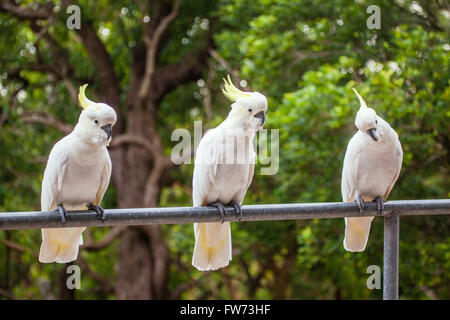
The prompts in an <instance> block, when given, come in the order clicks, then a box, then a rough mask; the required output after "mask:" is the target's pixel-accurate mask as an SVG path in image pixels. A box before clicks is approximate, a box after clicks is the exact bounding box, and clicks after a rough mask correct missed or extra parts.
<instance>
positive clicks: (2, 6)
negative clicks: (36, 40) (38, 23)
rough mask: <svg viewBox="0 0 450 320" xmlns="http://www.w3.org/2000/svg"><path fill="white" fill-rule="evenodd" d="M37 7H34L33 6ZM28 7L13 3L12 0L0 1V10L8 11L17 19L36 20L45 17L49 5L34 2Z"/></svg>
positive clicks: (46, 16)
mask: <svg viewBox="0 0 450 320" xmlns="http://www.w3.org/2000/svg"><path fill="white" fill-rule="evenodd" d="M35 5H37V6H38V7H37V8H35V7H34V6H35ZM35 5H33V7H32V6H28V7H20V6H18V5H16V4H15V3H14V1H7V0H2V1H1V2H0V12H1V11H3V12H9V13H11V14H12V15H14V16H15V17H17V18H18V19H21V20H38V19H42V20H44V19H47V18H48V16H49V12H50V11H49V6H48V5H47V6H42V4H35Z"/></svg>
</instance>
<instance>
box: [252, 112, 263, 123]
mask: <svg viewBox="0 0 450 320" xmlns="http://www.w3.org/2000/svg"><path fill="white" fill-rule="evenodd" d="M254 117H255V118H258V119H260V120H261V125H263V124H264V122H266V114H265V113H264V111H260V112H258V113H257V114H255V115H254Z"/></svg>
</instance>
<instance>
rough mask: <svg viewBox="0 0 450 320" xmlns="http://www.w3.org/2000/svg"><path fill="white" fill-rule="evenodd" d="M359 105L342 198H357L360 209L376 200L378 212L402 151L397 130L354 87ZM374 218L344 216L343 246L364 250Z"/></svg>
mask: <svg viewBox="0 0 450 320" xmlns="http://www.w3.org/2000/svg"><path fill="white" fill-rule="evenodd" d="M353 90H354V91H355V93H356V95H357V97H358V99H359V101H360V104H361V107H360V109H359V111H358V113H357V115H356V119H355V125H356V127H357V128H358V132H356V133H355V135H354V136H353V138H352V139H351V140H350V142H349V143H348V146H347V152H346V154H345V158H344V167H343V170H342V185H341V191H342V199H343V201H344V202H352V201H356V203H357V204H358V206H359V209H360V211H361V212H363V211H364V201H376V203H377V208H378V211H379V213H380V214H382V213H383V201H385V200H386V199H387V197H388V196H389V193H390V192H391V190H392V188H393V187H394V184H395V182H396V181H397V178H398V176H399V174H400V169H401V167H402V160H403V151H402V146H401V144H400V140H399V139H398V135H397V133H396V132H395V131H394V129H392V128H391V126H390V125H389V123H387V122H386V121H384V120H383V119H381V118H380V117H379V116H378V115H377V114H376V113H375V111H374V110H373V109H372V108H369V107H367V105H366V103H365V102H364V100H363V98H362V97H361V96H360V95H359V94H358V92H357V91H356V90H355V89H353ZM373 218H374V217H354V218H345V238H344V248H345V250H347V251H352V252H359V251H364V249H365V248H366V244H367V239H368V238H369V232H370V225H371V223H372V220H373Z"/></svg>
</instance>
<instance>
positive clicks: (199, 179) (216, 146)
mask: <svg viewBox="0 0 450 320" xmlns="http://www.w3.org/2000/svg"><path fill="white" fill-rule="evenodd" d="M215 130H216V129H213V130H210V131H208V132H207V133H206V135H205V136H204V137H203V139H202V140H201V141H200V143H199V145H198V148H197V154H196V157H195V166H194V175H193V181H192V198H193V205H194V206H195V207H197V206H204V205H207V203H205V200H206V196H207V194H208V192H209V191H210V189H211V187H212V186H213V184H214V180H215V177H216V172H217V165H218V164H219V163H220V159H222V158H223V157H222V153H223V148H222V144H221V141H220V140H218V138H217V136H216V131H215Z"/></svg>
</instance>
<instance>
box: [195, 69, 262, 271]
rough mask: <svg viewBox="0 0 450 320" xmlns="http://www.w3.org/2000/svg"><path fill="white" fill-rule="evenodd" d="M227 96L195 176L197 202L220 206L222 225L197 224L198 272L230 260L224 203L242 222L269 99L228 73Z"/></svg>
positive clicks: (200, 147) (199, 151)
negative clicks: (228, 103)
mask: <svg viewBox="0 0 450 320" xmlns="http://www.w3.org/2000/svg"><path fill="white" fill-rule="evenodd" d="M224 81H225V89H222V90H223V93H224V95H225V96H226V97H227V98H228V99H229V100H230V101H231V102H233V104H232V105H231V111H230V113H229V114H228V117H227V118H226V119H225V120H224V121H223V122H222V123H221V124H220V125H219V126H218V127H217V128H215V129H212V130H209V131H208V132H207V133H206V134H205V136H204V137H203V138H202V140H201V141H200V143H199V145H198V148H197V152H196V158H195V166H194V176H193V203H194V206H214V207H217V208H218V210H219V212H220V215H221V217H222V223H219V222H212V223H195V224H194V232H195V248H194V254H193V257H192V265H193V266H194V267H196V268H197V269H198V270H200V271H208V270H216V269H219V268H222V267H225V266H227V265H228V264H229V261H230V260H231V229H230V222H224V215H225V209H224V205H230V206H233V207H234V209H235V211H236V214H237V215H238V217H239V220H240V219H241V218H242V209H241V204H242V201H243V200H244V196H245V193H246V192H247V189H248V187H249V186H250V183H251V181H252V178H253V172H254V167H255V159H256V154H255V151H254V149H253V138H254V137H255V133H256V131H258V130H260V129H262V127H263V125H264V121H265V112H266V110H267V99H266V97H265V96H264V95H262V94H261V93H259V92H244V91H241V90H239V89H237V88H236V87H235V86H234V85H233V83H232V82H231V79H230V76H228V82H227V81H226V80H225V79H224Z"/></svg>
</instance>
